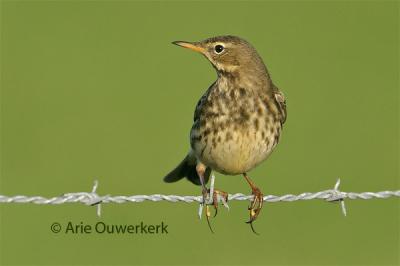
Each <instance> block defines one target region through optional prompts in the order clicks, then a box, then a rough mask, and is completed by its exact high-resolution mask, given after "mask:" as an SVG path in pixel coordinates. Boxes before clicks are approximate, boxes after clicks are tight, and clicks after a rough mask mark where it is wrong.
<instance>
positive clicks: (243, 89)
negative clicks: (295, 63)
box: [164, 35, 287, 233]
mask: <svg viewBox="0 0 400 266" xmlns="http://www.w3.org/2000/svg"><path fill="white" fill-rule="evenodd" d="M172 43H173V44H175V45H178V46H181V47H184V48H188V49H190V50H193V51H195V52H198V53H200V54H202V55H203V56H205V57H206V58H207V59H208V61H209V62H210V63H211V65H212V66H213V67H214V69H215V70H216V73H217V79H216V81H214V82H213V83H212V84H211V86H210V87H209V88H208V89H207V90H206V92H205V93H204V94H203V96H202V97H201V98H200V99H199V101H198V103H197V105H196V108H195V111H194V118H193V125H192V128H191V130H190V149H189V152H188V153H187V155H186V156H185V158H184V159H183V160H182V162H181V163H180V164H179V165H178V166H177V167H176V168H175V169H173V170H172V171H171V172H170V173H168V174H167V175H166V176H165V177H164V181H165V182H167V183H172V182H176V181H178V180H181V179H183V178H185V177H186V178H187V179H188V180H189V181H190V182H192V183H193V184H195V185H200V186H202V195H203V203H205V200H206V199H207V198H208V197H210V198H211V199H212V200H213V202H212V205H214V208H215V214H216V213H217V206H218V202H217V200H218V196H221V197H223V198H224V199H225V200H226V201H227V200H228V194H227V193H226V192H224V191H222V190H218V189H214V191H213V195H209V193H210V190H209V189H208V188H207V182H208V180H209V178H210V175H211V172H212V171H216V172H218V173H221V174H223V175H229V176H236V175H243V177H244V179H245V180H246V181H247V183H248V184H249V186H250V188H251V192H252V195H253V199H252V200H251V202H250V206H249V207H248V210H249V212H250V213H249V215H250V219H249V220H248V221H247V223H249V224H250V225H251V229H252V230H253V232H254V233H256V232H255V231H254V228H253V222H254V221H255V220H256V219H257V217H258V216H259V214H260V211H261V209H262V206H263V201H264V200H263V197H264V196H263V193H262V192H261V190H260V189H259V188H258V187H257V186H256V184H255V183H254V182H253V181H252V180H251V179H250V177H249V176H248V172H249V171H251V170H252V169H254V168H255V167H257V166H258V165H259V164H260V163H262V162H263V161H265V160H266V159H267V158H268V156H269V155H270V154H271V152H272V151H273V150H274V148H275V147H276V145H277V144H278V142H279V140H280V136H281V132H282V129H283V124H284V123H285V121H286V117H287V112H286V100H285V96H284V94H283V93H282V92H281V91H280V90H279V89H278V87H277V86H275V84H274V83H273V82H272V79H271V76H270V74H269V72H268V69H267V67H266V65H265V64H264V61H263V59H262V58H261V56H260V55H259V54H258V52H257V51H256V49H255V48H254V47H253V46H252V45H251V44H250V43H249V42H248V41H246V40H244V39H243V38H241V37H237V36H232V35H223V36H216V37H211V38H208V39H205V40H202V41H197V42H188V41H174V42H172ZM210 205H211V204H210ZM206 206H208V205H206ZM206 216H207V221H208V222H209V217H210V214H209V211H208V209H207V211H206ZM209 226H210V223H209ZM210 229H211V231H212V228H211V226H210Z"/></svg>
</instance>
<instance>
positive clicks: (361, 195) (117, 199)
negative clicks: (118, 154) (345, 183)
mask: <svg viewBox="0 0 400 266" xmlns="http://www.w3.org/2000/svg"><path fill="white" fill-rule="evenodd" d="M211 178H212V180H214V179H215V177H214V176H212V177H211ZM213 183H214V182H211V184H213ZM339 185H340V179H338V181H337V182H336V184H335V186H334V188H333V189H329V190H324V191H319V192H314V193H312V192H305V193H301V194H298V195H294V194H286V195H282V196H275V195H266V196H264V201H266V202H280V201H283V202H292V201H298V200H314V199H322V200H325V201H328V202H340V203H341V207H342V212H343V214H344V215H346V208H345V205H344V200H345V199H351V200H355V199H363V200H369V199H373V198H377V199H387V198H390V197H400V190H395V191H379V192H358V193H357V192H343V191H340V190H339ZM97 186H98V182H97V181H95V183H94V186H93V189H92V191H91V192H75V193H66V194H63V195H60V196H57V197H51V198H46V197H42V196H23V195H16V196H5V195H0V203H33V204H64V203H77V202H79V203H84V204H86V205H96V206H97V214H98V215H99V216H100V214H101V213H100V212H101V211H100V207H101V206H100V203H127V202H131V203H138V202H143V201H154V202H158V201H169V202H186V203H192V202H197V203H200V210H199V211H200V212H201V210H202V207H203V205H204V203H203V196H179V195H162V194H152V195H131V196H123V195H120V196H118V195H117V196H111V195H104V196H100V195H98V194H97V193H96V189H97ZM212 189H213V188H212ZM252 199H253V195H245V194H242V193H235V194H229V196H228V200H229V201H233V200H239V201H246V200H247V201H248V200H252ZM211 200H212V199H211V198H210V197H209V198H208V199H206V202H205V204H211ZM218 201H220V202H221V201H222V203H223V204H224V206H225V207H227V208H229V207H228V205H227V204H226V202H224V200H223V198H222V197H218Z"/></svg>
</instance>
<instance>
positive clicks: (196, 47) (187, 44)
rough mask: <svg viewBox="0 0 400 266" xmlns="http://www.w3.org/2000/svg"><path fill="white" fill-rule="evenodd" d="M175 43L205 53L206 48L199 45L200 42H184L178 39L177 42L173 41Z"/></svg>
mask: <svg viewBox="0 0 400 266" xmlns="http://www.w3.org/2000/svg"><path fill="white" fill-rule="evenodd" d="M172 43H173V44H175V45H178V46H181V47H185V48H188V49H190V50H193V51H196V52H199V53H202V54H204V52H205V49H204V48H203V47H201V46H200V45H199V43H195V42H183V41H176V42H172Z"/></svg>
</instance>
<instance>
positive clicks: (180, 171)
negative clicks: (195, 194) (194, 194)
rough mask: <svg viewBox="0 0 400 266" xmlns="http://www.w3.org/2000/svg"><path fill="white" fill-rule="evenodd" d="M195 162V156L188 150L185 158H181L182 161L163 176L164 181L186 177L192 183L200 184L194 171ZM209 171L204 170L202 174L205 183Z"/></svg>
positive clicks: (168, 181)
mask: <svg viewBox="0 0 400 266" xmlns="http://www.w3.org/2000/svg"><path fill="white" fill-rule="evenodd" d="M196 164H197V160H196V157H195V156H194V154H192V152H189V154H188V155H186V157H185V159H183V161H182V162H181V163H180V164H179V165H178V166H177V167H176V168H175V169H174V170H172V171H171V172H170V173H169V174H168V175H166V176H165V177H164V182H167V183H173V182H176V181H179V180H181V179H182V178H184V177H186V178H187V179H188V180H189V181H190V182H192V183H193V184H195V185H201V182H200V177H199V176H198V174H197V171H196ZM210 173H211V171H210V170H206V173H205V175H204V181H205V183H207V182H208V179H209V176H210Z"/></svg>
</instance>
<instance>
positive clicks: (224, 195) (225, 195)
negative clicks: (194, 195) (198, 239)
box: [202, 189, 229, 233]
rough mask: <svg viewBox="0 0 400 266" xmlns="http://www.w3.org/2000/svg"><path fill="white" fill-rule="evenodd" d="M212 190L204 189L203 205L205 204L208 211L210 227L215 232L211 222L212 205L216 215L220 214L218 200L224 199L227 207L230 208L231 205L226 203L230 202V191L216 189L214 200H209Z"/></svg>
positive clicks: (206, 211)
mask: <svg viewBox="0 0 400 266" xmlns="http://www.w3.org/2000/svg"><path fill="white" fill-rule="evenodd" d="M209 199H210V190H209V189H203V203H202V204H203V205H204V206H205V213H206V218H207V223H208V227H209V228H210V230H211V232H213V233H214V231H213V230H212V227H211V223H210V217H211V212H210V205H212V206H213V207H214V210H215V212H214V216H213V217H215V216H217V214H218V202H219V200H221V201H222V203H223V204H224V206H225V207H227V208H229V206H228V205H227V204H226V203H227V202H228V193H226V192H225V191H222V190H218V189H214V191H213V195H212V202H209V201H210V200H209Z"/></svg>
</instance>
